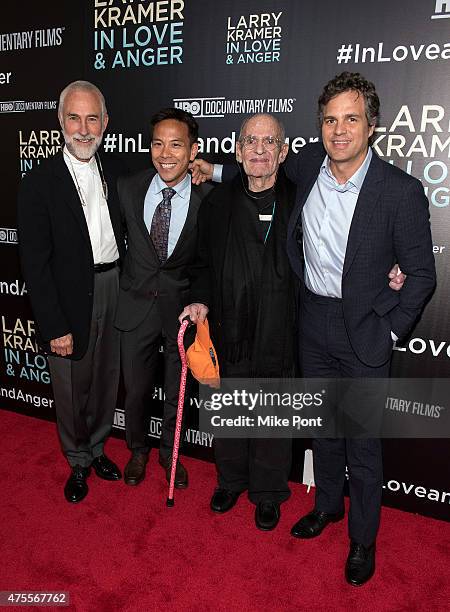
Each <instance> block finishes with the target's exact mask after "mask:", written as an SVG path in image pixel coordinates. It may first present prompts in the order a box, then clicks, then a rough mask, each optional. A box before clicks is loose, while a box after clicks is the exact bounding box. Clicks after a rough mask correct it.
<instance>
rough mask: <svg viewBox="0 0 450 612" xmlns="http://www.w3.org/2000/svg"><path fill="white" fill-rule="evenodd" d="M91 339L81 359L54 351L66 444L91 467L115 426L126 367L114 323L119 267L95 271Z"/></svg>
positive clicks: (73, 459)
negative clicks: (122, 363) (61, 355)
mask: <svg viewBox="0 0 450 612" xmlns="http://www.w3.org/2000/svg"><path fill="white" fill-rule="evenodd" d="M94 279H95V283H94V297H93V309H92V320H91V328H90V334H89V344H88V348H87V351H86V353H85V355H84V356H83V357H82V358H81V359H79V360H72V359H67V358H64V357H58V356H56V355H52V356H49V358H48V362H49V365H50V373H51V379H52V387H53V394H54V397H55V409H56V421H57V427H58V433H59V438H60V441H61V446H62V449H63V452H64V454H65V455H66V457H67V460H68V462H69V464H70V465H71V466H73V465H81V466H83V467H88V466H89V465H91V463H92V460H93V459H94V458H95V457H98V456H100V455H101V454H102V453H103V445H104V442H105V440H106V438H107V437H108V435H109V434H110V432H111V428H112V424H113V418H114V411H115V408H116V400H117V387H118V384H119V373H120V363H119V360H120V333H119V331H118V330H117V329H115V327H114V317H115V313H116V306H117V296H118V291H119V268H117V267H116V268H113V269H112V270H108V271H106V272H102V273H100V274H95V277H94Z"/></svg>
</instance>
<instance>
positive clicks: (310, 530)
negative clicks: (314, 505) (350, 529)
mask: <svg viewBox="0 0 450 612" xmlns="http://www.w3.org/2000/svg"><path fill="white" fill-rule="evenodd" d="M343 518H344V511H342V512H337V513H336V514H328V513H327V512H321V511H320V510H313V511H312V512H310V513H309V514H307V515H306V516H303V517H302V518H301V519H300V520H299V521H298V522H297V523H295V525H294V526H293V527H292V529H291V535H293V536H294V538H315V537H316V536H318V535H320V534H321V533H322V531H323V530H324V529H325V527H326V526H327V525H329V523H337V522H338V521H341V520H342V519H343Z"/></svg>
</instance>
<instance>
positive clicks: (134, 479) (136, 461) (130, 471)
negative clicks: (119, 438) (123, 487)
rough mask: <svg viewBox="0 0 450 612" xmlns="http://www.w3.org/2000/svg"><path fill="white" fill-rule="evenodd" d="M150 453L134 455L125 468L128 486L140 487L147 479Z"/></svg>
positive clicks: (125, 479) (125, 478)
mask: <svg viewBox="0 0 450 612" xmlns="http://www.w3.org/2000/svg"><path fill="white" fill-rule="evenodd" d="M147 462H148V453H133V454H132V455H131V458H130V460H129V461H128V463H127V464H126V466H125V471H124V481H125V484H127V485H131V486H134V485H138V484H139V483H140V482H142V481H143V480H144V478H145V466H146V465H147Z"/></svg>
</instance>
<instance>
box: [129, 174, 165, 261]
mask: <svg viewBox="0 0 450 612" xmlns="http://www.w3.org/2000/svg"><path fill="white" fill-rule="evenodd" d="M155 174H156V173H155V172H154V170H149V171H148V172H146V173H144V174H143V175H141V176H140V177H139V180H138V181H136V184H135V191H134V193H133V206H134V216H135V219H136V222H137V225H138V227H139V229H140V231H141V233H142V235H143V237H144V240H145V243H146V244H147V245H148V248H149V249H150V251H151V253H152V255H153V257H155V258H156V260H157V261H159V259H158V255H157V253H156V250H155V247H154V246H153V242H152V239H151V238H150V233H149V230H148V228H147V226H146V225H145V221H144V203H145V196H146V195H147V191H148V188H149V186H150V183H151V182H152V180H153V177H154V176H155Z"/></svg>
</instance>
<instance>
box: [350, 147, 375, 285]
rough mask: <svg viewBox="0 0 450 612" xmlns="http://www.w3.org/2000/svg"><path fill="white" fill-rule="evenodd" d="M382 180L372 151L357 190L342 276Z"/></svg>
mask: <svg viewBox="0 0 450 612" xmlns="http://www.w3.org/2000/svg"><path fill="white" fill-rule="evenodd" d="M382 181H383V165H382V163H381V161H380V160H379V159H378V157H377V156H376V155H375V153H374V154H373V157H372V161H371V162H370V165H369V169H368V171H367V174H366V177H365V179H364V182H363V184H362V187H361V191H360V192H359V196H358V200H357V202H356V207H355V212H354V214H353V219H352V222H351V225H350V231H349V234H348V240H347V250H346V253H345V260H344V269H343V272H342V276H345V275H346V274H347V272H348V270H349V269H350V266H351V265H352V262H353V259H354V258H355V255H356V252H357V250H358V248H359V245H360V244H361V241H362V240H363V239H364V236H365V235H366V228H367V226H368V224H369V221H370V219H371V217H372V215H373V211H374V210H375V206H376V204H377V202H378V199H379V197H380V195H381V189H380V185H379V183H380V182H382Z"/></svg>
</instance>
